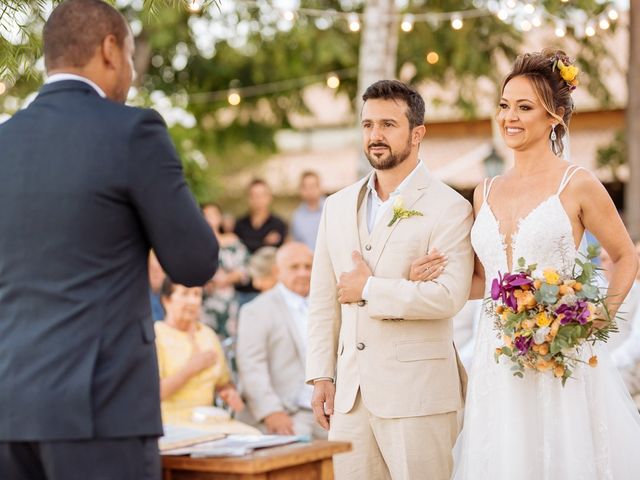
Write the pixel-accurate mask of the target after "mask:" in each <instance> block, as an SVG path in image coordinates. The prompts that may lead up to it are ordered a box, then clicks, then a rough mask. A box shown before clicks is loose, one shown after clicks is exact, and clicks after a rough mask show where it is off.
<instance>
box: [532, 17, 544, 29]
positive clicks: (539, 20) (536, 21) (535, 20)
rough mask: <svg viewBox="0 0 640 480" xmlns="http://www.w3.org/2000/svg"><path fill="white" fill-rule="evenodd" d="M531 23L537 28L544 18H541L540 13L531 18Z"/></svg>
mask: <svg viewBox="0 0 640 480" xmlns="http://www.w3.org/2000/svg"><path fill="white" fill-rule="evenodd" d="M531 25H533V26H534V27H536V28H538V27H540V26H541V25H542V18H540V15H536V16H535V17H533V19H532V20H531Z"/></svg>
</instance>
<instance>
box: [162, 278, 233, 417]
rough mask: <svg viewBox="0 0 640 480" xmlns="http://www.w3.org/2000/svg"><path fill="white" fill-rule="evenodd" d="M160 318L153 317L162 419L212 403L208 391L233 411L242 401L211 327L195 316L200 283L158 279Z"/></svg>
mask: <svg viewBox="0 0 640 480" xmlns="http://www.w3.org/2000/svg"><path fill="white" fill-rule="evenodd" d="M162 302H163V304H164V308H165V312H166V314H165V319H164V321H162V322H156V324H155V331H156V349H157V352H158V366H159V370H160V398H161V399H162V420H163V423H176V422H181V421H188V420H190V418H191V415H192V411H193V409H194V408H196V407H202V406H212V405H213V401H214V393H217V394H218V395H219V396H220V398H221V399H222V400H223V401H224V402H225V403H226V404H227V405H229V407H230V408H231V409H232V410H234V411H236V412H237V411H241V410H242V409H243V408H244V403H243V402H242V399H241V398H240V396H239V395H238V392H237V391H236V389H235V387H234V385H233V384H232V383H231V374H230V372H229V368H228V367H227V363H226V361H225V358H224V354H223V352H222V347H221V345H220V340H218V337H217V336H216V334H215V332H214V331H213V330H212V329H211V328H209V327H208V326H206V325H204V324H203V323H201V322H200V321H199V319H200V314H201V306H202V288H200V287H195V288H189V287H185V286H183V285H178V284H174V283H173V282H172V281H171V279H169V277H167V278H165V280H164V283H163V284H162Z"/></svg>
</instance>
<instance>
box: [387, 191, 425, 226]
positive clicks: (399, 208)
mask: <svg viewBox="0 0 640 480" xmlns="http://www.w3.org/2000/svg"><path fill="white" fill-rule="evenodd" d="M421 216H422V212H419V211H418V210H407V209H406V208H404V203H403V202H402V197H401V196H400V195H398V196H397V197H396V199H395V200H394V202H393V218H392V219H391V221H390V222H389V224H388V225H387V226H388V227H390V226H391V225H393V224H394V223H396V222H397V221H398V220H402V219H403V218H411V217H421Z"/></svg>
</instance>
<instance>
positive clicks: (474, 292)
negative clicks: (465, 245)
mask: <svg viewBox="0 0 640 480" xmlns="http://www.w3.org/2000/svg"><path fill="white" fill-rule="evenodd" d="M474 258H475V261H474V264H473V278H472V279H471V291H470V292H469V300H479V299H482V298H484V283H485V279H484V268H482V264H481V263H480V260H478V256H477V255H475V254H474Z"/></svg>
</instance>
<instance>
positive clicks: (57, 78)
mask: <svg viewBox="0 0 640 480" xmlns="http://www.w3.org/2000/svg"><path fill="white" fill-rule="evenodd" d="M64 80H77V81H78V82H84V83H86V84H87V85H91V86H92V87H93V89H94V90H95V91H96V92H98V95H100V96H101V97H102V98H106V97H107V95H106V94H105V93H104V90H102V89H101V88H100V87H99V86H98V85H96V84H95V83H94V82H92V81H91V80H89V79H88V78H86V77H82V76H80V75H76V74H74V73H54V74H53V75H51V76H50V77H49V78H47V79H46V80H45V82H44V84H45V85H47V84H49V83H55V82H62V81H64Z"/></svg>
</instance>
